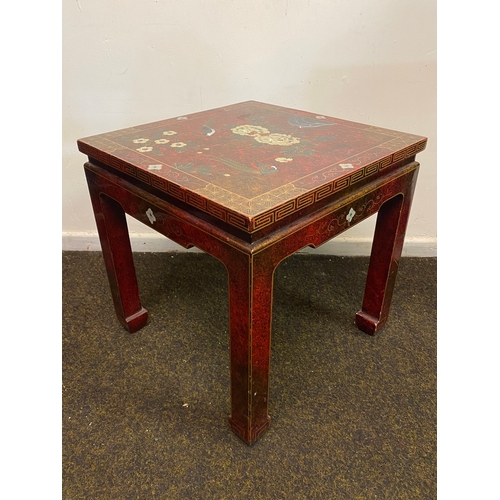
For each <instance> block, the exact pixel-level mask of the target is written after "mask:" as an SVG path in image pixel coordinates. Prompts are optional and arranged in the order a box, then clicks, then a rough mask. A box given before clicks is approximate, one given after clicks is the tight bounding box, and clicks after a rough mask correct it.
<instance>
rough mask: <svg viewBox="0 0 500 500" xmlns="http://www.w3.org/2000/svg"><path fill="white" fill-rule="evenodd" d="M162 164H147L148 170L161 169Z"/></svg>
mask: <svg viewBox="0 0 500 500" xmlns="http://www.w3.org/2000/svg"><path fill="white" fill-rule="evenodd" d="M162 167H163V165H149V166H148V170H161V169H162Z"/></svg>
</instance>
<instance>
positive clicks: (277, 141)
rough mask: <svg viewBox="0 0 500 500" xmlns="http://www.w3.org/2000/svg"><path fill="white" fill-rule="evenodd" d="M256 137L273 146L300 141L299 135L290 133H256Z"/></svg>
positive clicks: (261, 141) (287, 144) (259, 140)
mask: <svg viewBox="0 0 500 500" xmlns="http://www.w3.org/2000/svg"><path fill="white" fill-rule="evenodd" d="M254 139H255V140H256V141H257V142H260V143H262V144H271V145H273V146H289V145H290V144H297V143H299V142H300V140H299V139H297V137H292V136H291V135H288V134H268V135H256V136H254Z"/></svg>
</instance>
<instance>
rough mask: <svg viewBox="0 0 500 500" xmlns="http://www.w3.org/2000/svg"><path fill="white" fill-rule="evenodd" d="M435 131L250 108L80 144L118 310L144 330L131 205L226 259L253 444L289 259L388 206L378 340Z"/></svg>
mask: <svg viewBox="0 0 500 500" xmlns="http://www.w3.org/2000/svg"><path fill="white" fill-rule="evenodd" d="M425 145H426V139H425V138H424V137H420V136H415V135H410V134H404V133H401V132H396V131H391V130H387V129H380V128H376V127H372V126H369V125H363V124H359V123H353V122H347V121H344V120H339V119H336V118H331V117H326V116H323V115H314V114H311V113H306V112H304V111H298V110H292V109H287V108H281V107H278V106H272V105H269V104H263V103H258V102H253V101H251V102H246V103H240V104H235V105H232V106H228V107H225V108H219V109H215V110H210V111H206V112H202V113H196V114H193V115H187V116H184V117H178V118H173V119H169V120H165V121H162V122H156V123H152V124H147V125H143V126H140V127H134V128H130V129H125V130H119V131H116V132H111V133H107V134H101V135H98V136H93V137H90V138H86V139H81V140H80V141H78V146H79V149H80V151H82V152H83V153H85V154H87V155H88V157H89V162H88V163H86V164H85V172H86V176H87V181H88V185H89V190H90V195H91V199H92V206H93V210H94V214H95V218H96V223H97V228H98V231H99V237H100V240H101V245H102V251H103V256H104V261H105V264H106V270H107V273H108V278H109V282H110V286H111V292H112V296H113V301H114V305H115V310H116V314H117V316H118V318H119V320H120V321H121V322H122V324H123V325H124V326H125V327H126V328H127V329H128V330H129V331H131V332H134V331H136V330H138V329H139V328H141V327H142V326H144V324H145V323H146V321H147V311H146V310H145V309H144V308H143V307H142V305H141V302H140V298H139V291H138V287H137V281H136V277H135V269H134V264H133V260H132V252H131V248H130V241H129V237H128V231H127V226H126V220H125V213H128V214H129V215H131V216H132V217H134V218H135V219H137V220H139V221H141V222H143V223H144V224H146V225H148V226H149V227H152V228H153V229H155V230H156V231H158V232H160V233H161V234H163V235H165V236H166V237H168V238H170V239H172V240H173V241H175V242H177V243H179V244H180V245H183V246H184V247H186V248H189V247H191V246H196V247H198V248H200V249H201V250H203V251H205V252H207V253H209V254H210V255H212V256H214V257H216V258H217V259H219V260H220V261H221V262H222V263H223V264H224V265H225V267H226V269H227V271H228V277H229V321H230V356H231V416H230V419H229V423H230V425H231V427H232V428H233V430H234V431H235V432H236V434H237V435H238V436H239V437H240V438H241V439H242V440H243V441H244V442H245V443H247V444H251V443H253V442H254V441H255V440H256V439H257V438H258V437H259V436H260V435H261V434H262V433H263V432H264V431H265V430H266V429H267V428H268V427H269V425H270V421H271V420H270V417H269V415H268V404H269V369H270V366H269V359H270V340H271V316H272V314H271V308H272V294H273V275H274V271H275V269H276V267H277V265H278V264H279V263H280V262H281V261H282V260H283V259H285V258H286V257H288V256H289V255H292V254H293V253H295V252H297V251H298V250H300V249H302V248H304V247H306V246H313V247H317V246H319V245H321V244H323V243H325V242H326V241H328V240H330V239H331V238H333V237H334V236H336V235H337V234H339V233H341V232H343V231H345V230H347V229H348V228H349V227H351V226H353V225H355V224H357V223H358V222H360V221H362V220H364V219H365V218H366V217H369V216H370V215H373V214H375V213H377V212H378V219H377V225H376V229H375V235H374V242H373V249H372V256H371V260H370V266H369V270H368V276H367V283H366V289H365V296H364V300H363V305H362V309H361V311H360V312H359V313H358V314H357V316H356V323H357V325H358V327H359V328H360V329H361V330H363V331H365V332H366V333H369V334H374V333H375V332H376V331H377V330H379V329H380V328H381V327H382V326H383V324H384V323H385V321H386V320H387V316H388V313H389V307H390V302H391V296H392V292H393V288H394V282H395V279H396V274H397V267H398V262H399V258H400V256H401V250H402V247H403V242H404V234H405V230H406V225H407V222H408V217H409V211H410V206H411V200H412V196H413V191H414V188H415V182H416V178H417V172H418V163H417V162H416V161H415V155H416V153H418V152H419V151H422V150H423V149H424V148H425Z"/></svg>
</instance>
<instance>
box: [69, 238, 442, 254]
mask: <svg viewBox="0 0 500 500" xmlns="http://www.w3.org/2000/svg"><path fill="white" fill-rule="evenodd" d="M130 242H131V244H132V251H134V252H199V251H200V250H198V249H196V248H191V249H189V250H186V249H185V248H183V247H181V246H180V245H177V244H176V243H174V242H173V241H171V240H169V239H168V238H165V237H164V236H162V235H161V234H159V233H151V234H150V233H131V234H130ZM371 245H372V239H371V238H348V237H342V236H338V237H337V238H334V239H333V240H330V241H328V242H326V243H325V244H324V245H321V246H320V247H318V248H316V249H313V248H305V249H304V250H302V252H304V253H316V254H320V255H341V256H349V257H353V256H368V255H370V251H371ZM62 250H63V251H100V250H101V245H100V243H99V238H98V236H97V233H92V232H88V233H87V232H85V233H84V232H78V233H72V232H65V233H63V235H62ZM403 256H404V257H436V256H437V239H436V238H417V237H413V238H411V237H408V238H406V239H405V244H404V247H403Z"/></svg>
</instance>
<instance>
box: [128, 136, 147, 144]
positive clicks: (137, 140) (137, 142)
mask: <svg viewBox="0 0 500 500" xmlns="http://www.w3.org/2000/svg"><path fill="white" fill-rule="evenodd" d="M148 141H149V139H144V137H141V138H140V139H134V140H133V141H132V142H133V143H134V144H146V142H148Z"/></svg>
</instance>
